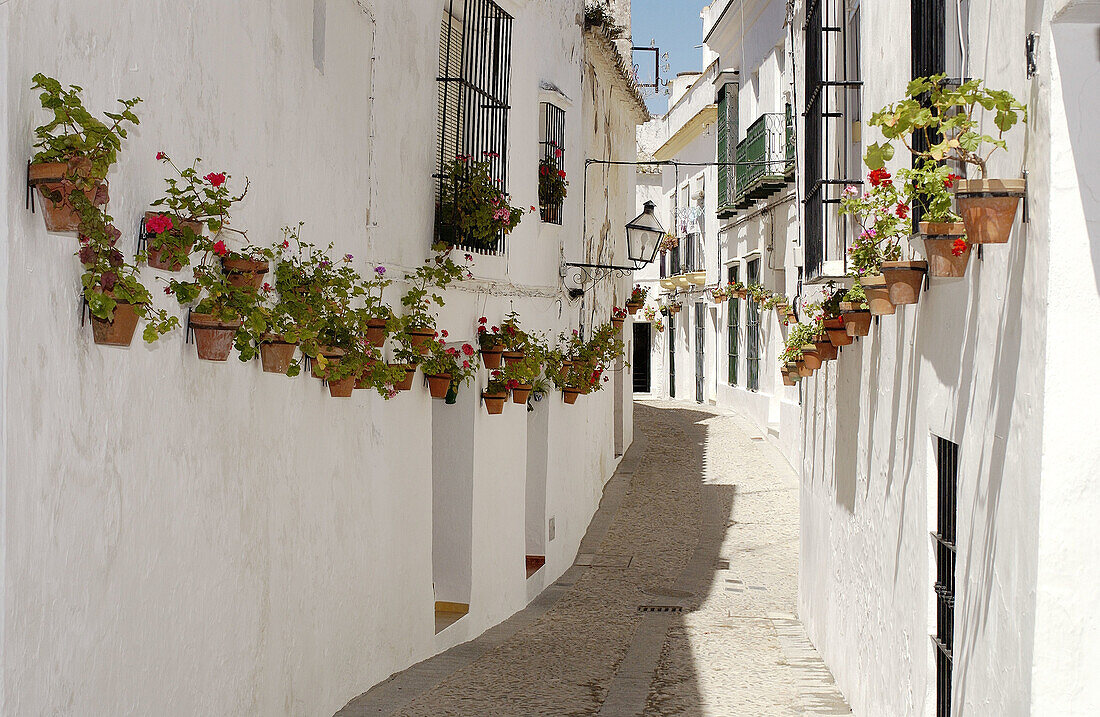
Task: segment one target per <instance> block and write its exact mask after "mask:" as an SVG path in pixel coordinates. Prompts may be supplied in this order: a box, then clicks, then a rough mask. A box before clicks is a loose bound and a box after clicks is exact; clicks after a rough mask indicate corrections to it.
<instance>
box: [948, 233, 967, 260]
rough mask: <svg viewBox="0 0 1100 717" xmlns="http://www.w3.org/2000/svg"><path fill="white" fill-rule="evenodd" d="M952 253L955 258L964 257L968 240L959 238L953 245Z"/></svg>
mask: <svg viewBox="0 0 1100 717" xmlns="http://www.w3.org/2000/svg"><path fill="white" fill-rule="evenodd" d="M951 253H952V254H954V255H955V256H962V255H963V254H965V253H966V239H963V238H962V237H959V238H958V239H956V240H955V243H954V244H952V245H951Z"/></svg>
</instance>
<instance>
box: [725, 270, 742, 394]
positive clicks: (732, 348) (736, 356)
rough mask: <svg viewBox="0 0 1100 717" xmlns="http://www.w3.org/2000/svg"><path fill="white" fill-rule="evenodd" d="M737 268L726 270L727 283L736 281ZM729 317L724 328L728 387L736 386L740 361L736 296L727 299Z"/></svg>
mask: <svg viewBox="0 0 1100 717" xmlns="http://www.w3.org/2000/svg"><path fill="white" fill-rule="evenodd" d="M737 273H738V268H737V267H736V266H731V267H729V269H728V273H727V275H728V277H729V283H731V284H732V283H733V282H735V281H737ZM727 303H728V306H729V316H728V319H727V328H726V342H727V350H728V352H729V364H728V367H727V368H728V372H729V385H731V386H736V385H737V363H738V361H740V347H739V346H738V340H739V338H740V336H739V335H738V333H739V332H740V330H741V300H740V299H738V298H737V297H736V296H731V297H730V299H729V302H727Z"/></svg>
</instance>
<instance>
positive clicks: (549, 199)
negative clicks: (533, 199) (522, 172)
mask: <svg viewBox="0 0 1100 717" xmlns="http://www.w3.org/2000/svg"><path fill="white" fill-rule="evenodd" d="M561 158H562V151H561V150H560V149H555V150H554V156H553V157H547V158H546V159H543V160H542V161H541V162H539V206H540V207H541V210H542V218H543V220H547V219H548V212H549V211H550V209H551V208H557V207H560V206H561V204H562V202H564V201H565V198H566V196H567V195H568V194H569V182H568V181H566V173H565V170H564V169H562V167H561Z"/></svg>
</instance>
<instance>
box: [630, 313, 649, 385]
mask: <svg viewBox="0 0 1100 717" xmlns="http://www.w3.org/2000/svg"><path fill="white" fill-rule="evenodd" d="M650 336H651V333H650V324H648V323H636V324H634V362H633V363H634V393H649V392H650V390H651V388H652V385H653V382H652V377H651V376H650V364H651V357H650V353H649V352H650V351H651V350H652V348H653V347H652V345H651V343H650Z"/></svg>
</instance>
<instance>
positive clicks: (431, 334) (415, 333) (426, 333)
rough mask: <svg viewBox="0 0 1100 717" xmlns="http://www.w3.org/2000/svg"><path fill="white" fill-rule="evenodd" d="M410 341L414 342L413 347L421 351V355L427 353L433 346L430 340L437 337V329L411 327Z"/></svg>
mask: <svg viewBox="0 0 1100 717" xmlns="http://www.w3.org/2000/svg"><path fill="white" fill-rule="evenodd" d="M408 333H409V343H411V344H412V348H414V349H416V350H418V351H420V355H421V356H423V355H425V354H427V353H428V352H429V351H430V350H431V347H429V346H428V342H429V341H431V340H432V339H434V338H435V331H434V330H432V329H409V332H408Z"/></svg>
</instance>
